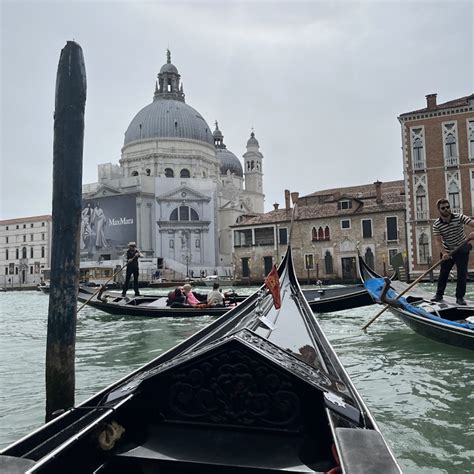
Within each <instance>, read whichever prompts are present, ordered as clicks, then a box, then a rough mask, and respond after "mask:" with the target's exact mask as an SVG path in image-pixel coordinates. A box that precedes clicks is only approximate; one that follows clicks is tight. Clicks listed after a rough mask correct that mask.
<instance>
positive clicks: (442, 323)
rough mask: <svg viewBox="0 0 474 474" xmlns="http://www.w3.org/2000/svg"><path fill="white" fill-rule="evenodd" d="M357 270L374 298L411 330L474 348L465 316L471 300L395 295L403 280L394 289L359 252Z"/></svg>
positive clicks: (473, 329)
mask: <svg viewBox="0 0 474 474" xmlns="http://www.w3.org/2000/svg"><path fill="white" fill-rule="evenodd" d="M359 273H360V277H361V279H362V281H363V282H364V285H365V286H366V288H367V289H368V291H369V293H370V294H371V295H372V298H373V299H374V301H375V302H377V303H383V304H387V305H389V310H390V311H391V312H392V313H393V314H394V315H395V316H397V317H398V318H399V319H400V320H401V321H403V322H404V323H405V324H406V325H407V326H408V327H410V328H411V329H413V330H414V331H415V332H417V333H418V334H421V335H422V336H425V337H428V338H430V339H434V340H436V341H439V342H444V343H446V344H450V345H452V346H457V347H462V348H464V349H470V350H474V324H472V323H471V322H469V320H467V318H473V317H474V303H472V302H468V305H467V306H460V305H456V304H454V303H453V301H454V299H453V298H449V297H447V298H445V300H444V301H442V302H437V303H434V302H431V301H430V300H429V297H428V298H427V297H426V295H424V294H423V293H421V292H416V293H415V292H412V293H408V294H407V296H405V297H398V295H399V293H400V289H401V288H403V284H402V285H401V286H400V285H399V286H398V288H397V289H394V288H393V287H392V286H393V283H391V282H390V281H389V280H387V279H384V278H382V277H381V276H380V275H378V274H377V273H375V272H374V271H373V270H372V269H371V268H370V267H368V266H367V264H366V263H365V262H364V259H363V258H362V257H361V256H359ZM396 290H398V292H397V291H396ZM417 293H418V294H417Z"/></svg>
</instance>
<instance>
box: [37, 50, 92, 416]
mask: <svg viewBox="0 0 474 474" xmlns="http://www.w3.org/2000/svg"><path fill="white" fill-rule="evenodd" d="M85 104H86V69H85V65H84V56H83V54H82V48H81V47H80V46H79V45H78V44H77V43H75V42H74V41H68V42H67V44H66V46H65V47H64V48H63V50H62V51H61V57H60V58H59V64H58V72H57V76H56V102H55V111H54V145H53V213H52V216H53V219H52V220H53V231H52V250H51V280H50V281H51V285H50V286H51V289H50V294H49V311H48V335H47V341H46V421H49V420H51V419H52V418H53V417H54V416H53V413H54V412H56V411H59V410H62V409H67V408H70V407H72V406H73V405H74V389H75V371H74V358H75V343H76V308H77V292H78V287H79V239H80V231H81V208H82V150H83V145H84V111H85Z"/></svg>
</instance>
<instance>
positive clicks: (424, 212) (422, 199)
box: [416, 185, 428, 220]
mask: <svg viewBox="0 0 474 474" xmlns="http://www.w3.org/2000/svg"><path fill="white" fill-rule="evenodd" d="M427 217H428V206H427V202H426V191H425V188H424V187H423V186H421V185H420V186H418V187H417V188H416V218H417V219H418V220H421V219H426V218H427Z"/></svg>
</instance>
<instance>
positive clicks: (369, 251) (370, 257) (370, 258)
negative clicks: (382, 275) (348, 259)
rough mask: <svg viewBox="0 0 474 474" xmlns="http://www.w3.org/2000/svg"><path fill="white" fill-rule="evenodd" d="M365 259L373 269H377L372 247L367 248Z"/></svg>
mask: <svg viewBox="0 0 474 474" xmlns="http://www.w3.org/2000/svg"><path fill="white" fill-rule="evenodd" d="M364 260H365V263H366V264H367V266H368V267H370V268H371V269H372V270H375V266H374V265H375V262H374V253H373V252H372V249H371V248H370V247H367V248H366V249H365V255H364Z"/></svg>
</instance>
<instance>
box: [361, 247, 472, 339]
mask: <svg viewBox="0 0 474 474" xmlns="http://www.w3.org/2000/svg"><path fill="white" fill-rule="evenodd" d="M468 242H469V239H467V240H465V241H464V242H463V243H462V244H461V245H459V246H458V247H456V248H455V249H454V250H452V251H451V252H449V254H448V255H449V257H450V258H451V257H452V256H453V255H454V254H455V253H456V252H457V251H458V250H459V249H461V248H462V247H463V246H464V245H466V244H467V243H468ZM444 260H447V259H445V258H442V259H441V260H440V261H439V262H436V263H435V264H434V265H432V266H431V267H430V268H428V270H426V272H425V273H423V274H421V275H420V276H419V277H418V278H417V279H416V280H415V281H414V282H413V283H412V284H411V285H409V286H407V287H406V288H405V289H404V290H403V291H402V292H401V293H399V294H398V295H397V297H396V298H395V299H396V300H398V299H399V298H401V297H402V296H403V295H404V294H405V293H406V292H407V291H408V290H411V289H412V288H413V287H414V286H415V285H417V284H418V283H419V282H420V280H421V279H422V278H423V277H425V276H426V275H428V273H430V272H431V271H433V270H434V269H435V268H436V267H437V266H439V265H441V263H443V261H444ZM388 308H390V306H389V305H385V306H384V308H383V309H381V310H380V311H379V312H378V313H377V314H376V315H375V316H374V317H373V318H372V319H371V320H370V321H369V322H368V323H367V324H365V325H364V326H362V330H363V331H365V330H366V329H367V328H368V327H369V326H370V325H371V324H372V323H373V322H374V321H375V320H376V319H377V318H378V317H379V316H381V315H382V314H383V313H384V312H385V311H386V310H387V309H388Z"/></svg>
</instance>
